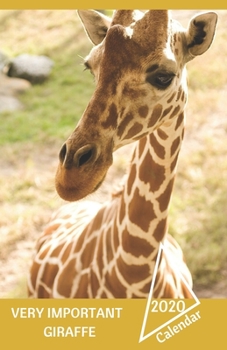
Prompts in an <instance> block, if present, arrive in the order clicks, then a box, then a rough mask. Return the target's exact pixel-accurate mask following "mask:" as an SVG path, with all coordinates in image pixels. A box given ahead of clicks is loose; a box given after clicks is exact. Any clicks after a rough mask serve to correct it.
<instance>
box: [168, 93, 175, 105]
mask: <svg viewBox="0 0 227 350" xmlns="http://www.w3.org/2000/svg"><path fill="white" fill-rule="evenodd" d="M175 96H176V91H175V92H174V93H173V94H172V95H171V96H170V98H169V99H168V100H167V103H170V102H172V100H173V99H174V97H175Z"/></svg>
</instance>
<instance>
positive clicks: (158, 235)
mask: <svg viewBox="0 0 227 350" xmlns="http://www.w3.org/2000/svg"><path fill="white" fill-rule="evenodd" d="M166 221H167V220H166V218H165V219H162V220H161V221H159V223H158V224H157V226H156V228H155V230H154V234H153V237H154V238H155V239H156V241H157V242H161V240H162V239H163V237H164V235H165V233H166V228H167V222H166Z"/></svg>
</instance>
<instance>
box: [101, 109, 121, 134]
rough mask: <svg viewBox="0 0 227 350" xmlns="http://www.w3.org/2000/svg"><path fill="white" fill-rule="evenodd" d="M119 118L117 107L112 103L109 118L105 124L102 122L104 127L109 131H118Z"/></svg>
mask: <svg viewBox="0 0 227 350" xmlns="http://www.w3.org/2000/svg"><path fill="white" fill-rule="evenodd" d="M117 118H118V113H117V107H116V105H115V104H114V103H111V105H110V107H109V114H108V117H107V118H106V120H105V121H104V122H102V126H103V127H104V129H109V128H110V127H111V128H113V129H116V127H117Z"/></svg>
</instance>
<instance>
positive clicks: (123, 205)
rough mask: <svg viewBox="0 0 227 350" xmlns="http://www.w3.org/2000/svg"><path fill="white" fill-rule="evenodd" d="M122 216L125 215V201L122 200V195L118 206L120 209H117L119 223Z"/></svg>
mask: <svg viewBox="0 0 227 350" xmlns="http://www.w3.org/2000/svg"><path fill="white" fill-rule="evenodd" d="M124 217H125V201H124V197H123V196H122V198H121V206H120V211H119V222H120V224H121V223H122V221H123V219H124Z"/></svg>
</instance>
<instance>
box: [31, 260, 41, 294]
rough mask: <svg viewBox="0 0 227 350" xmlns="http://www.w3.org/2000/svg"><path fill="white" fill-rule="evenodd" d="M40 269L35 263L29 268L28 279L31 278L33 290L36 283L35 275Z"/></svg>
mask: <svg viewBox="0 0 227 350" xmlns="http://www.w3.org/2000/svg"><path fill="white" fill-rule="evenodd" d="M39 269H40V264H38V263H37V262H35V261H34V262H33V264H32V267H31V271H30V278H31V283H32V286H33V288H34V289H35V286H36V282H37V275H38V272H39Z"/></svg>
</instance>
